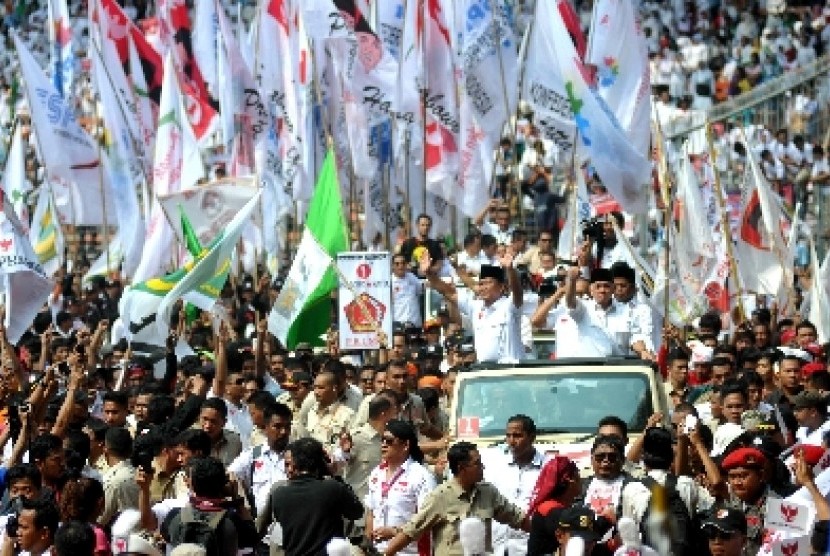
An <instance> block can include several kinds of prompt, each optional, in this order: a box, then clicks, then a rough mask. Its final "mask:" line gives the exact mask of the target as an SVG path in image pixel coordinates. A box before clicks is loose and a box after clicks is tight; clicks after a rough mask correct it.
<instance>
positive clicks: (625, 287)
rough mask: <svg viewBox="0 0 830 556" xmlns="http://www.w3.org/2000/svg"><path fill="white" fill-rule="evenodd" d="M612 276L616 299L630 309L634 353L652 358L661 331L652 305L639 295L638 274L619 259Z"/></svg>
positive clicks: (622, 305) (629, 317)
mask: <svg viewBox="0 0 830 556" xmlns="http://www.w3.org/2000/svg"><path fill="white" fill-rule="evenodd" d="M611 278H612V280H613V283H614V301H616V302H617V303H618V304H619V305H620V306H621V307H622V308H623V309H624V310H626V311H628V323H629V327H630V329H631V339H630V345H631V346H632V347H631V351H632V354H637V355H639V356H640V357H642V358H643V359H652V358H653V356H654V351H655V350H654V339H655V337H657V338H658V340H659V331H655V330H654V322H653V319H652V310H651V307H650V306H649V304H648V303H645V302H643V301H641V300H640V299H638V297H637V276H636V273H635V272H634V269H633V268H631V266H629V265H628V263H626V262H623V261H618V262H616V263H614V264H613V265H611Z"/></svg>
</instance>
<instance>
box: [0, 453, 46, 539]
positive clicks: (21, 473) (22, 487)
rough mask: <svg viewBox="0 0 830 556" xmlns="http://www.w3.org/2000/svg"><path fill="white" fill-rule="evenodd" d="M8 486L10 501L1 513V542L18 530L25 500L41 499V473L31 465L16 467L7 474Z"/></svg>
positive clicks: (25, 464)
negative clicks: (19, 517)
mask: <svg viewBox="0 0 830 556" xmlns="http://www.w3.org/2000/svg"><path fill="white" fill-rule="evenodd" d="M6 484H8V488H9V500H8V502H7V503H6V504H5V505H4V507H3V511H2V512H0V513H1V514H2V515H0V541H3V540H5V538H6V537H7V536H10V535H9V532H11V535H12V536H13V535H14V534H15V533H14V531H16V530H17V516H18V514H19V513H20V510H21V508H22V507H23V501H24V500H33V499H35V498H38V497H40V486H41V482H40V471H38V470H37V467H35V466H34V465H32V464H30V463H24V464H21V465H15V466H13V467H11V468H9V471H8V473H6Z"/></svg>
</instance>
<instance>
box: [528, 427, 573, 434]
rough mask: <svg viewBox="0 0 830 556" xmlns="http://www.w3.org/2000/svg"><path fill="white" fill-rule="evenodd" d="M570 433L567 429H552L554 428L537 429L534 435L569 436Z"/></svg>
mask: <svg viewBox="0 0 830 556" xmlns="http://www.w3.org/2000/svg"><path fill="white" fill-rule="evenodd" d="M569 433H572V431H569V430H568V429H554V428H547V429H546V428H538V429H536V434H569Z"/></svg>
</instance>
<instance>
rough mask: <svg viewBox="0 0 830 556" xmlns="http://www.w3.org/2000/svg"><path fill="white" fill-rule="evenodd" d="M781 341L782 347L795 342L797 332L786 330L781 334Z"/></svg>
mask: <svg viewBox="0 0 830 556" xmlns="http://www.w3.org/2000/svg"><path fill="white" fill-rule="evenodd" d="M780 339H781V342H780V345H782V346H786V345H789V344H790V342H792V341H793V340H795V330H793V329H790V330H785V331H784V332H782V333H781V336H780Z"/></svg>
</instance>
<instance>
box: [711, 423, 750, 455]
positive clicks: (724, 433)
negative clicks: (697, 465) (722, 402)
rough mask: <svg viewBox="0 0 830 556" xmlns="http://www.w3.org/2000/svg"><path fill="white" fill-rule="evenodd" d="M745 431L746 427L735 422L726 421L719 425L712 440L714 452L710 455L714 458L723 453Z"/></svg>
mask: <svg viewBox="0 0 830 556" xmlns="http://www.w3.org/2000/svg"><path fill="white" fill-rule="evenodd" d="M744 432H745V431H744V428H743V427H742V426H741V425H736V424H735V423H724V424H723V425H720V426H718V428H717V430H716V431H715V437H714V439H713V440H712V453H711V454H710V455H711V456H712V457H713V458H716V457H718V456H721V455H723V453H724V452H725V451H726V448H728V447H729V445H730V444H732V442H733V441H734V440H735V439H736V438H738V437H739V436H741V435H742V434H743V433H744Z"/></svg>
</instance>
